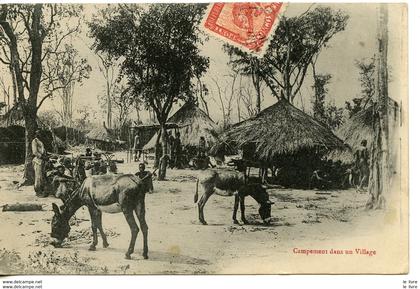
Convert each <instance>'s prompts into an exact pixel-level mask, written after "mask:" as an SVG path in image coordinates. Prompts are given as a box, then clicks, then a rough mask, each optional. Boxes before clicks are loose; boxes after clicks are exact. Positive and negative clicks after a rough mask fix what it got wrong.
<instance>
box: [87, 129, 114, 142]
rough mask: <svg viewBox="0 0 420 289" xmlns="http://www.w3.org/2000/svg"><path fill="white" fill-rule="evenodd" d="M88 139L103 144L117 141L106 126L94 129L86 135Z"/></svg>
mask: <svg viewBox="0 0 420 289" xmlns="http://www.w3.org/2000/svg"><path fill="white" fill-rule="evenodd" d="M86 137H87V138H88V139H90V140H95V141H102V142H114V141H115V137H114V136H113V135H112V133H111V132H110V131H109V130H108V129H107V128H105V127H104V126H99V127H95V128H93V129H92V130H91V131H90V132H89V133H88V134H87V135H86Z"/></svg>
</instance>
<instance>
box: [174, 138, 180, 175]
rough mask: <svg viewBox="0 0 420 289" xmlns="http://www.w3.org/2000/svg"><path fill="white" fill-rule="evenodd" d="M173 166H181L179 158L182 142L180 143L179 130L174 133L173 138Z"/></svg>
mask: <svg viewBox="0 0 420 289" xmlns="http://www.w3.org/2000/svg"><path fill="white" fill-rule="evenodd" d="M174 154H175V159H174V166H175V167H176V168H177V169H180V168H181V158H182V144H181V134H180V133H179V131H177V132H176V133H175V140H174Z"/></svg>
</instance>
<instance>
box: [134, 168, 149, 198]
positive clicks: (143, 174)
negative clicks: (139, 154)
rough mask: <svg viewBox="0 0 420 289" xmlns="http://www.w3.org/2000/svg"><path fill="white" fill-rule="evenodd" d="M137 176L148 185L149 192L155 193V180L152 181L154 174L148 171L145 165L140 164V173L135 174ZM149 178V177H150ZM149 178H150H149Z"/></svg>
mask: <svg viewBox="0 0 420 289" xmlns="http://www.w3.org/2000/svg"><path fill="white" fill-rule="evenodd" d="M135 175H136V176H137V177H138V178H139V179H140V180H143V181H144V182H145V184H147V189H146V191H147V192H153V180H152V173H151V172H149V171H146V166H145V164H144V163H139V171H138V172H137V173H135ZM148 176H149V177H148ZM147 177H148V178H147Z"/></svg>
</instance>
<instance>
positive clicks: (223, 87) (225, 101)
mask: <svg viewBox="0 0 420 289" xmlns="http://www.w3.org/2000/svg"><path fill="white" fill-rule="evenodd" d="M238 76H239V73H238V72H237V71H232V73H231V74H229V75H226V76H225V77H223V81H221V80H219V79H218V78H217V77H211V80H212V81H213V83H214V84H215V86H216V94H217V98H218V100H219V103H220V108H221V110H222V115H223V127H224V128H226V127H228V126H229V125H231V124H232V111H233V104H234V100H235V96H236V95H237V90H238V89H237V88H236V87H235V85H236V80H237V79H238Z"/></svg>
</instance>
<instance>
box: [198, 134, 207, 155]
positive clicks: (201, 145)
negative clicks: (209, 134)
mask: <svg viewBox="0 0 420 289" xmlns="http://www.w3.org/2000/svg"><path fill="white" fill-rule="evenodd" d="M198 157H199V158H204V157H206V140H205V138H204V136H201V137H200V140H199V141H198Z"/></svg>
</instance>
